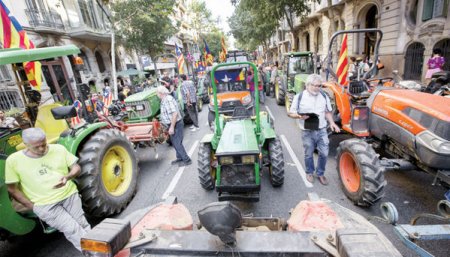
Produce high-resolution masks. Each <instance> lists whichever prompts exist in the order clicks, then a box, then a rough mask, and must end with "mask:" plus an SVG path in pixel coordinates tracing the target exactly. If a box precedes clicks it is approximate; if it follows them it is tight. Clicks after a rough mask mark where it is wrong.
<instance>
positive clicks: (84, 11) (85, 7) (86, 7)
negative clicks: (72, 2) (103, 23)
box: [78, 0, 99, 29]
mask: <svg viewBox="0 0 450 257" xmlns="http://www.w3.org/2000/svg"><path fill="white" fill-rule="evenodd" d="M78 5H79V6H80V12H81V16H82V17H83V21H84V24H86V25H87V26H89V27H91V28H94V29H97V28H99V26H98V23H97V20H96V18H95V13H94V5H93V3H92V1H89V0H78Z"/></svg>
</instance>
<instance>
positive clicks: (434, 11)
mask: <svg viewBox="0 0 450 257" xmlns="http://www.w3.org/2000/svg"><path fill="white" fill-rule="evenodd" d="M448 1H449V0H427V1H424V3H423V12H422V21H427V20H431V19H434V18H439V17H447V12H448Z"/></svg>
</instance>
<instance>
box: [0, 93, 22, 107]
mask: <svg viewBox="0 0 450 257" xmlns="http://www.w3.org/2000/svg"><path fill="white" fill-rule="evenodd" d="M14 107H16V108H23V103H22V100H21V99H20V96H19V93H18V92H17V91H16V90H3V91H0V109H1V110H9V109H11V108H14Z"/></svg>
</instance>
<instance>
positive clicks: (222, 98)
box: [209, 91, 251, 107]
mask: <svg viewBox="0 0 450 257" xmlns="http://www.w3.org/2000/svg"><path fill="white" fill-rule="evenodd" d="M249 95H250V92H249V91H233V92H225V93H219V94H217V102H218V104H219V107H220V106H222V103H223V102H226V101H240V102H241V104H243V105H247V104H249V103H250V101H251V98H248V99H244V98H245V97H248V96H249ZM243 100H247V101H248V102H245V101H243ZM209 102H210V105H214V97H213V96H211V99H210V101H209Z"/></svg>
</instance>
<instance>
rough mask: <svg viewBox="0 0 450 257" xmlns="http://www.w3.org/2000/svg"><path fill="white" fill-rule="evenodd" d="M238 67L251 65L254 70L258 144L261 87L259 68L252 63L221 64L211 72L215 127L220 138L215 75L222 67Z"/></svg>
mask: <svg viewBox="0 0 450 257" xmlns="http://www.w3.org/2000/svg"><path fill="white" fill-rule="evenodd" d="M236 65H249V66H250V67H252V68H253V81H254V82H255V92H254V94H255V104H254V108H255V114H256V134H257V135H258V142H259V133H260V132H261V126H260V124H259V87H258V81H259V80H258V79H259V78H258V68H257V67H256V65H255V64H254V63H252V62H230V63H221V64H217V65H216V66H214V67H213V68H212V71H211V86H212V88H213V95H214V112H215V126H216V130H217V133H216V134H217V135H218V136H220V135H221V134H222V131H220V127H219V119H218V117H219V106H218V103H217V86H216V79H215V75H214V74H215V73H216V70H217V69H218V68H220V67H226V66H236Z"/></svg>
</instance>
